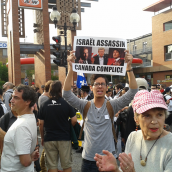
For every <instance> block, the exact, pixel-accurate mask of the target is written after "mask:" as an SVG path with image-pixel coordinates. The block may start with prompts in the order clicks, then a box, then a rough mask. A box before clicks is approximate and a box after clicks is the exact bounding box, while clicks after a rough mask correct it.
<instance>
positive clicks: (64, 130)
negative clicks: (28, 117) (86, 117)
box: [38, 98, 75, 142]
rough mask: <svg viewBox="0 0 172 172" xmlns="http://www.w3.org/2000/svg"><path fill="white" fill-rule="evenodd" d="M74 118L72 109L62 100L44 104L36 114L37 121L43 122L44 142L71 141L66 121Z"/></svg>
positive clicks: (49, 101) (48, 101) (68, 125)
mask: <svg viewBox="0 0 172 172" xmlns="http://www.w3.org/2000/svg"><path fill="white" fill-rule="evenodd" d="M74 116H75V112H74V109H73V108H72V107H71V106H70V105H69V104H68V103H67V102H66V101H65V100H64V99H63V98H59V99H58V100H51V99H49V100H47V101H46V102H44V103H43V104H42V105H41V106H40V109H39V113H38V119H40V120H44V141H45V142H46V141H62V140H64V141H69V140H71V138H70V124H69V121H68V120H69V117H70V118H72V117H74Z"/></svg>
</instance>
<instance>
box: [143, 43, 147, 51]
mask: <svg viewBox="0 0 172 172" xmlns="http://www.w3.org/2000/svg"><path fill="white" fill-rule="evenodd" d="M146 46H147V42H143V52H145V51H146Z"/></svg>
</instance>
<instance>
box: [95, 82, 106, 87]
mask: <svg viewBox="0 0 172 172" xmlns="http://www.w3.org/2000/svg"><path fill="white" fill-rule="evenodd" d="M100 85H101V87H106V84H105V83H100V82H95V83H94V86H95V87H100Z"/></svg>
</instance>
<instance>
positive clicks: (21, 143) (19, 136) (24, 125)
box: [1, 114, 37, 172]
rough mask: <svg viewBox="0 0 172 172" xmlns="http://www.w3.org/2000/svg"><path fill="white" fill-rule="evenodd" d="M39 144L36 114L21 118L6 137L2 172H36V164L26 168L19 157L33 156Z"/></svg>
mask: <svg viewBox="0 0 172 172" xmlns="http://www.w3.org/2000/svg"><path fill="white" fill-rule="evenodd" d="M36 142H37V127H36V119H35V116H34V114H25V115H22V116H19V117H18V118H17V120H16V121H15V122H14V123H13V125H12V126H11V127H10V128H9V130H8V131H7V133H6V135H5V137H4V148H3V152H2V157H1V172H7V171H8V172H9V171H10V172H34V163H33V162H32V164H31V165H30V166H28V167H24V166H23V165H22V164H21V163H20V158H19V155H24V154H31V153H32V152H33V151H34V149H35V147H36Z"/></svg>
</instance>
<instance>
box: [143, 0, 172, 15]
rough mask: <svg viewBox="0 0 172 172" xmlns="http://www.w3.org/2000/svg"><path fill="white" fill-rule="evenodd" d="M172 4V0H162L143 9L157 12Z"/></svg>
mask: <svg viewBox="0 0 172 172" xmlns="http://www.w3.org/2000/svg"><path fill="white" fill-rule="evenodd" d="M171 5H172V0H160V1H158V2H156V3H154V4H152V5H150V6H148V7H146V8H144V9H143V11H150V12H157V11H160V10H162V9H164V8H167V7H169V6H171Z"/></svg>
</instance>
